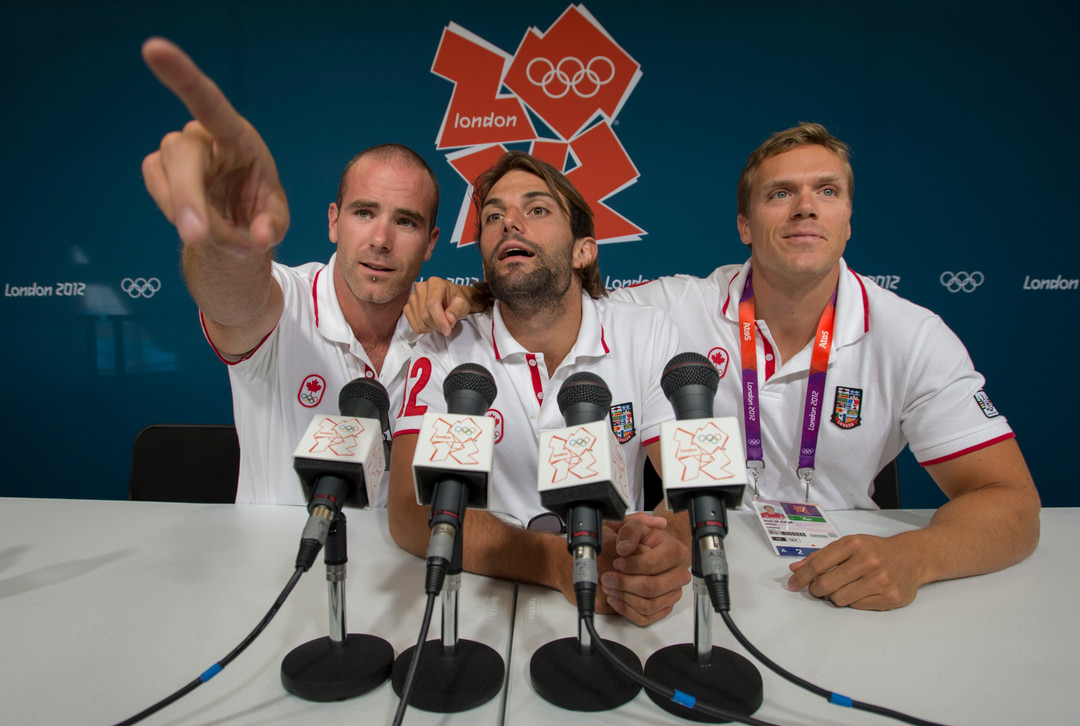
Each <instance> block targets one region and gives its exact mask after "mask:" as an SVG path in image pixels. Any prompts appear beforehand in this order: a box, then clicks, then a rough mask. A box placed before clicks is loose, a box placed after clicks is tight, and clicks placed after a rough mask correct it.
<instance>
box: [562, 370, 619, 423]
mask: <svg viewBox="0 0 1080 726" xmlns="http://www.w3.org/2000/svg"><path fill="white" fill-rule="evenodd" d="M558 401H559V411H560V412H562V413H563V414H564V415H565V414H566V409H567V408H569V407H570V406H573V405H575V404H578V403H590V404H594V405H596V406H599V407H600V408H602V409H604V411H607V410H608V409H609V408H611V389H609V388H608V387H607V384H606V383H604V379H603V378H601V377H600V376H598V375H596V374H595V373H589V372H588V371H582V372H580V373H575V374H574V375H572V376H570V377H569V378H567V379H566V382H565V383H563V384H562V388H560V389H559V397H558Z"/></svg>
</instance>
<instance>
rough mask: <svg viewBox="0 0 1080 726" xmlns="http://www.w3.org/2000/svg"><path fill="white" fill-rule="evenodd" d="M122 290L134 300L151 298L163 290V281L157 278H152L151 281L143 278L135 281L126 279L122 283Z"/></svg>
mask: <svg viewBox="0 0 1080 726" xmlns="http://www.w3.org/2000/svg"><path fill="white" fill-rule="evenodd" d="M120 289H121V290H123V291H124V292H126V293H127V294H128V295H130V296H131V297H133V298H139V297H145V298H151V297H153V296H154V293H155V292H157V291H158V290H160V289H161V280H159V279H157V278H156V277H151V278H150V279H149V280H148V279H146V278H142V277H136V278H135V279H134V280H132V279H131V278H130V277H125V278H124V279H123V280H121V281H120Z"/></svg>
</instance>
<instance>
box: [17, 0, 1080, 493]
mask: <svg viewBox="0 0 1080 726" xmlns="http://www.w3.org/2000/svg"><path fill="white" fill-rule="evenodd" d="M389 5H391V4H389V3H373V2H362V1H360V0H339V1H337V2H304V3H299V2H284V1H278V2H267V1H263V0H260V1H255V0H252V1H250V2H243V1H239V0H235V1H233V2H220V1H218V0H214V1H212V2H211V1H207V2H191V1H187V0H185V1H183V2H179V1H176V2H160V1H159V2H155V3H144V2H138V1H136V0H130V1H123V0H114V1H113V2H61V1H58V0H54V1H51V2H33V3H31V2H26V3H23V4H22V6H21V7H20V4H18V3H8V4H6V7H5V9H4V10H3V11H0V22H2V25H3V27H4V28H5V29H6V30H7V32H6V33H5V42H4V43H3V44H0V65H2V67H3V68H4V69H5V73H4V78H3V81H0V82H2V84H3V98H4V100H5V103H4V111H3V114H2V121H0V124H2V130H3V133H2V139H3V140H2V141H0V148H2V154H3V157H2V159H3V165H2V168H3V171H4V175H5V181H4V194H3V205H4V213H3V214H2V215H0V240H2V242H3V252H2V254H0V284H2V285H3V286H4V296H3V298H0V339H2V340H3V341H4V344H3V345H4V354H3V355H2V356H0V380H4V381H6V382H7V384H6V393H5V394H4V400H5V413H4V416H3V421H4V427H5V431H4V436H3V441H4V454H5V457H4V458H5V461H7V462H11V466H10V467H9V469H8V470H7V471H6V472H5V475H4V476H3V477H2V480H0V494H2V495H5V496H60V497H86V498H123V497H126V493H127V477H128V466H129V459H130V450H131V443H132V440H133V438H134V436H135V434H136V433H137V432H138V431H139V430H140V429H141V428H142V427H143V426H145V425H147V424H150V423H156V422H210V423H213V422H229V421H231V419H232V415H231V401H230V394H229V385H228V376H227V373H226V371H225V370H224V366H223V365H221V364H220V362H219V361H218V360H217V358H216V357H215V356H214V354H213V353H212V351H211V350H210V348H209V347H208V346H207V345H206V343H205V341H204V340H203V337H202V334H201V331H200V328H199V325H198V319H197V313H196V309H195V306H194V304H193V303H192V301H191V299H190V298H189V296H188V294H187V292H186V289H185V288H184V285H183V281H182V279H181V276H180V273H179V264H178V259H179V254H178V251H179V243H178V238H177V236H176V233H175V230H174V229H173V228H172V227H171V226H170V225H169V224H168V223H167V222H166V221H165V220H164V219H163V217H162V216H161V214H160V213H159V212H158V210H157V209H156V207H155V206H154V203H153V202H152V200H151V199H150V197H149V196H148V195H147V194H146V192H145V189H144V187H143V184H142V179H141V174H140V163H141V160H142V158H143V157H144V156H145V155H146V154H147V153H149V152H151V151H153V150H154V149H156V148H157V145H158V142H159V141H160V138H161V136H163V135H164V134H165V133H166V132H168V131H171V130H174V129H179V128H181V127H182V126H183V124H184V123H185V122H186V121H187V120H188V118H189V117H188V115H187V112H186V110H185V109H184V108H183V106H182V105H181V104H180V103H179V102H178V101H176V100H175V99H174V98H173V97H172V96H171V95H170V94H169V93H168V92H167V91H166V90H165V89H164V88H163V87H161V86H160V85H159V84H158V83H157V81H156V80H155V79H154V78H153V76H152V75H151V74H150V72H149V71H148V70H147V69H146V68H145V66H144V65H143V63H142V61H141V58H140V55H139V49H140V45H141V43H142V41H143V40H144V39H145V38H147V37H149V36H151V35H164V36H166V37H169V38H171V39H173V40H175V41H177V42H178V43H179V44H180V45H181V46H182V47H184V48H185V49H186V50H187V51H188V52H189V53H190V54H191V55H192V56H193V57H194V58H195V60H196V62H198V63H199V64H200V65H201V67H202V68H203V69H204V70H205V71H206V72H207V73H209V74H210V75H211V76H212V77H213V78H214V79H215V80H216V81H217V82H218V84H219V85H220V86H221V88H222V89H223V90H224V92H225V93H226V95H228V96H229V98H230V99H231V100H232V101H233V103H234V105H235V106H236V107H237V108H238V109H239V110H240V112H241V113H242V114H244V115H245V116H246V117H247V118H248V119H250V120H251V121H252V123H253V124H254V125H255V126H256V128H258V129H259V131H260V132H261V133H262V135H263V137H264V138H265V139H266V142H267V144H268V145H269V146H270V148H271V150H272V151H273V152H274V155H275V157H276V159H277V163H278V168H279V171H280V174H281V178H282V181H283V183H284V185H285V187H286V191H287V193H288V195H289V202H290V207H291V210H292V227H291V229H290V232H289V234H288V236H287V238H286V241H285V243H284V244H283V246H282V247H281V248H280V251H279V259H281V260H282V261H284V262H286V263H289V264H298V263H301V262H305V261H309V260H324V259H326V258H328V257H329V255H330V254H331V253H332V251H333V249H332V246H331V245H330V243H329V241H328V240H327V235H326V209H327V206H328V204H329V202H330V201H332V200H333V197H334V194H335V191H336V185H337V180H338V176H339V174H340V172H341V168H342V166H343V165H344V163H345V162H346V160H347V159H348V158H349V157H350V156H351V155H352V154H354V153H355V152H357V151H359V150H361V149H362V148H364V147H366V146H369V145H371V144H374V143H379V142H383V141H399V142H402V143H405V144H408V145H410V146H412V147H413V148H415V149H417V150H419V151H420V152H421V153H422V154H423V155H424V156H425V157H426V158H427V160H428V161H429V163H430V164H431V165H432V167H433V168H434V169H435V170H436V172H437V173H438V175H439V178H440V183H441V184H442V187H443V205H442V209H441V211H440V215H439V224H440V226H441V227H442V229H443V236H442V238H441V241H440V243H439V246H438V248H437V249H436V252H435V255H434V257H433V259H432V261H431V262H430V263H429V266H428V267H427V268H426V272H428V273H430V274H438V275H442V276H449V277H458V276H460V277H469V276H473V275H475V274H476V273H477V270H478V266H479V265H478V260H477V258H476V252H475V249H474V248H473V247H470V246H465V247H461V248H459V247H457V246H456V245H455V244H454V242H453V240H452V239H451V238H452V234H451V233H452V231H453V230H454V228H455V226H456V224H457V223H458V212H459V208H460V205H461V202H462V199H463V195H464V194H465V191H466V184H465V182H464V181H463V179H462V177H461V176H460V175H459V174H458V173H457V172H456V171H455V170H454V168H453V167H452V166H451V164H450V162H449V161H448V159H447V156H446V154H447V153H449V152H452V151H454V150H455V149H449V148H448V149H437V148H436V140H437V138H438V135H439V131H440V128H441V126H442V124H443V120H444V117H446V116H448V104H449V103H450V101H451V96H452V94H453V92H454V88H455V87H454V84H453V83H452V82H451V81H450V80H448V79H447V78H445V77H442V76H440V75H438V74H436V73H434V72H433V70H432V68H433V64H434V62H435V59H436V54H437V51H438V49H439V47H440V40H441V39H442V38H443V34H444V31H446V29H447V28H454V29H455V31H454V32H455V37H457V38H465V39H466V40H467V41H469V42H471V44H472V46H474V47H475V48H478V49H486V50H487V51H488V53H489V55H491V56H492V57H493V58H498V57H500V53H501V54H503V56H504V57H505V58H506V59H509V58H510V57H512V56H514V54H515V53H516V52H518V50H519V46H521V45H522V40H523V38H524V37H525V35H526V33H527V32H529V31H530V29H534V30H533V32H534V33H535V34H539V35H540V36H542V35H543V34H544V33H545V32H547V31H549V30H551V29H552V26H553V24H555V23H556V21H557V20H559V18H560V17H562V16H563V15H564V13H565V12H566V11H567V9H568V7H569V5H568V3H566V2H543V1H537V2H532V3H520V4H505V5H504V6H502V7H498V6H492V5H491V4H490V3H483V4H482V3H474V2H460V1H459V2H455V3H453V4H452V6H449V5H447V4H446V3H438V2H412V3H407V2H406V3H397V4H393V5H395V7H388V6H389ZM585 7H586V8H587V13H588V14H590V15H591V17H592V18H593V19H594V20H595V23H596V24H597V26H598V27H600V28H602V29H603V31H605V32H606V34H607V36H609V39H610V41H611V42H613V43H615V44H617V46H618V48H620V49H621V50H622V51H623V53H624V54H625V55H626V56H627V57H629V58H630V59H632V61H634V62H636V63H637V64H639V65H640V72H641V74H640V78H638V80H637V81H636V83H635V84H631V87H629V88H628V90H627V91H626V93H625V94H624V96H623V97H621V98H620V103H619V105H618V107H617V108H616V109H614V111H611V110H609V111H608V113H607V116H606V117H604V118H602V119H600V121H602V122H603V125H607V126H608V130H609V131H610V132H611V134H612V135H613V136H614V137H615V138H616V139H617V141H618V142H619V143H620V144H621V149H622V150H623V151H624V153H625V157H626V158H627V159H629V160H631V161H632V164H633V166H634V167H635V168H636V170H637V173H638V174H639V175H640V176H639V178H637V180H636V183H634V184H632V185H630V186H628V187H626V188H624V189H622V190H621V191H619V192H618V193H617V194H614V195H612V196H611V197H610V198H609V199H608V204H609V206H610V207H612V208H613V209H614V210H615V211H616V212H618V213H620V214H622V215H625V217H626V218H627V219H628V220H629V221H630V222H632V223H633V224H634V225H637V226H638V227H640V228H641V229H642V230H643V231H644V232H645V234H644V235H642V236H641V239H639V240H637V241H628V242H622V243H619V244H610V245H605V246H604V247H602V248H601V265H602V268H603V270H604V273H605V274H606V275H607V276H609V277H610V278H612V279H613V280H632V279H637V278H639V277H641V276H645V277H646V278H648V277H653V276H656V275H661V274H670V273H676V272H689V273H695V274H706V273H708V272H709V271H710V270H712V269H713V268H714V267H715V266H717V265H719V264H722V263H727V262H741V261H742V260H743V259H745V257H746V252H745V250H744V248H743V246H742V245H741V244H740V243H739V240H738V236H737V234H736V228H735V182H736V179H737V177H738V174H739V171H740V170H741V168H742V166H743V164H744V163H745V160H746V155H747V154H748V153H749V152H750V151H751V150H752V149H753V148H754V147H756V146H757V145H758V144H759V143H760V142H761V141H763V140H764V138H765V137H766V136H768V134H769V133H771V132H773V131H777V130H780V129H783V128H786V127H788V126H790V125H792V124H794V123H796V122H798V121H801V120H806V121H811V120H812V121H819V122H821V123H823V124H825V125H826V126H827V127H829V129H830V130H831V131H833V132H834V133H835V134H837V135H838V136H839V137H840V138H842V139H844V140H846V141H847V142H848V143H849V144H851V146H852V148H853V150H854V157H853V163H854V167H855V177H856V194H855V215H854V218H853V229H854V234H853V236H852V239H851V242H850V243H849V245H848V251H847V254H846V257H847V259H848V262H849V263H850V264H851V266H852V267H853V268H854V269H856V270H858V271H859V272H862V273H864V274H868V275H872V276H878V277H879V279H880V280H881V281H882V282H884V283H885V284H886V285H887V286H890V287H892V288H893V289H895V290H896V291H897V292H899V293H900V294H902V295H904V296H906V297H908V298H910V299H912V300H914V301H916V302H918V303H920V304H923V305H926V306H927V307H930V308H931V309H933V310H935V311H936V312H938V313H940V314H941V315H942V316H943V317H944V319H945V321H946V322H947V323H948V324H949V325H950V326H952V328H953V329H954V330H955V331H956V332H957V333H958V334H959V335H960V337H961V338H962V339H963V340H964V341H965V342H966V343H967V345H968V348H969V350H970V352H971V355H972V358H973V359H974V361H975V364H976V367H977V368H978V369H979V370H980V371H981V372H983V373H984V375H986V377H987V379H988V385H987V391H988V393H989V394H990V396H991V397H992V399H993V401H994V403H995V404H996V405H997V407H998V408H999V409H1000V410H1001V411H1002V412H1003V413H1004V414H1005V415H1006V416H1007V417H1008V418H1009V420H1010V422H1011V423H1012V425H1013V427H1014V429H1015V430H1016V432H1017V435H1018V438H1019V441H1020V443H1021V446H1022V447H1023V450H1024V452H1025V455H1026V457H1027V459H1028V463H1029V465H1030V467H1031V469H1032V472H1033V473H1034V475H1035V480H1036V483H1037V484H1038V486H1039V489H1040V491H1041V493H1042V496H1043V501H1044V503H1045V504H1047V505H1071V506H1076V505H1080V495H1078V494H1076V493H1074V491H1073V490H1072V488H1071V485H1068V484H1067V482H1066V481H1065V480H1064V479H1063V478H1062V476H1061V475H1060V472H1061V471H1063V463H1065V462H1064V460H1062V458H1061V456H1062V455H1061V453H1060V452H1062V451H1065V452H1068V451H1070V450H1071V446H1072V445H1073V440H1074V435H1075V432H1076V425H1075V423H1074V422H1073V419H1072V417H1071V414H1070V413H1069V412H1070V411H1073V410H1077V409H1078V408H1080V395H1078V393H1077V386H1076V384H1073V383H1070V382H1069V374H1070V372H1071V369H1070V363H1069V361H1070V360H1071V359H1073V358H1074V357H1075V356H1076V354H1077V353H1078V346H1077V343H1076V342H1075V340H1074V339H1072V337H1071V334H1069V333H1068V330H1069V326H1070V322H1069V321H1070V320H1075V318H1076V317H1077V313H1078V312H1080V305H1078V302H1080V290H1078V289H1077V287H1078V285H1080V283H1076V282H1075V280H1076V279H1077V278H1080V252H1078V245H1077V242H1078V239H1077V237H1078V235H1077V232H1076V224H1075V222H1074V220H1072V219H1071V212H1070V211H1069V210H1071V209H1074V206H1073V203H1074V200H1073V199H1072V191H1073V190H1074V189H1075V188H1076V178H1075V176H1076V174H1075V170H1076V169H1077V168H1078V167H1080V153H1078V152H1077V146H1076V142H1075V133H1074V132H1073V130H1072V128H1071V122H1072V121H1073V120H1075V119H1076V118H1077V116H1078V113H1077V112H1078V110H1080V109H1078V102H1077V85H1078V84H1077V81H1076V78H1077V72H1078V70H1080V62H1078V50H1077V43H1076V42H1075V40H1076V31H1075V29H1076V27H1077V26H1078V22H1080V7H1078V6H1077V5H1076V3H1074V2H1061V3H1039V2H1035V3H1024V4H1022V5H1021V4H1016V3H992V2H980V3H970V2H955V1H951V0H946V1H945V2H935V3H926V4H923V3H912V2H903V3H900V2H896V3H880V4H879V3H865V2H857V1H855V2H846V1H839V2H833V3H829V4H826V5H824V6H815V7H813V8H809V7H808V6H807V5H806V4H805V3H796V2H785V1H782V0H781V1H778V2H773V3H768V4H759V3H724V2H719V3H718V2H710V3H694V2H685V3H675V4H672V3H668V4H660V3H655V2H648V3H646V2H641V3H636V2H627V1H626V0H622V1H621V2H610V1H608V0H594V1H592V2H588V3H586V5H585ZM448 8H449V9H448ZM552 32H554V31H552ZM451 60H452V59H451ZM459 80H461V81H462V82H461V84H460V85H461V86H462V88H464V87H466V86H468V85H469V84H468V83H467V82H466V80H467V79H459ZM501 90H502V92H503V93H504V94H505V95H512V94H508V93H506V89H505V88H504V89H501ZM530 113H531V115H532V118H533V121H534V122H535V125H536V128H537V135H543V136H546V137H548V138H554V137H556V136H558V132H554V133H553V132H552V131H551V129H550V128H548V126H549V125H550V122H551V118H550V117H549V116H544V117H543V118H540V116H539V115H537V114H536V113H535V112H534V110H531V111H530ZM450 118H452V117H450ZM544 120H546V121H547V122H548V123H543V121H544ZM595 122H597V119H593V123H595ZM1063 204H1064V205H1065V206H1064V207H1062V205H1063ZM125 280H126V281H127V282H125ZM154 280H156V283H155V282H154ZM943 280H944V281H945V282H946V283H951V284H950V285H948V286H947V285H946V284H944V283H943ZM1047 280H1052V281H1053V282H1052V283H1048V282H1045V281H1047ZM960 282H966V285H960V284H959V283H960ZM976 283H978V284H977V285H976ZM1024 351H1027V353H1024ZM1054 381H1057V383H1054ZM901 481H902V485H903V496H904V502H905V504H906V505H911V506H929V505H934V504H936V503H938V502H940V501H941V497H940V494H938V493H937V490H936V488H935V487H934V485H933V483H932V481H931V480H930V479H929V477H927V476H926V475H925V473H923V472H922V471H921V470H920V469H919V467H918V466H917V465H915V463H914V460H913V459H911V457H910V455H908V454H905V458H904V459H903V460H902V470H901Z"/></svg>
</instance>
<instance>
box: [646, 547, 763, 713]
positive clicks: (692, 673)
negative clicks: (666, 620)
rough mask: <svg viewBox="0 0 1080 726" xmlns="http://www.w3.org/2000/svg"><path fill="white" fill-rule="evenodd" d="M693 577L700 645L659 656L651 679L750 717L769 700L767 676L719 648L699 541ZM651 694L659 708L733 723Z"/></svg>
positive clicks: (650, 664) (649, 671)
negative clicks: (765, 685) (764, 680)
mask: <svg viewBox="0 0 1080 726" xmlns="http://www.w3.org/2000/svg"><path fill="white" fill-rule="evenodd" d="M690 574H691V575H692V576H693V583H694V642H693V643H680V644H678V645H669V646H667V647H665V648H661V649H660V650H658V651H656V652H655V653H653V654H652V655H651V656H649V659H648V660H647V661H645V676H646V677H648V678H651V679H653V680H657V681H661V682H662V683H665V684H667V685H669V686H671V687H673V688H677V689H679V690H680V691H683V692H685V693H693V694H697V695H699V696H700V697H701V698H702V699H703V700H706V701H708V702H709V704H710V705H713V706H716V707H717V708H722V709H724V710H725V711H728V712H730V713H736V714H740V715H744V716H749V715H750V714H752V713H754V711H756V710H758V708H760V707H761V703H762V701H763V699H764V692H763V689H762V683H761V673H760V672H759V671H758V669H757V667H756V666H755V665H754V664H753V663H751V662H750V661H749V660H748V659H746V658H744V657H743V656H741V655H739V654H738V653H736V652H735V651H732V650H728V649H726V648H720V647H718V646H714V645H713V639H712V621H713V607H712V601H711V600H710V599H709V591H708V588H707V587H706V585H705V578H704V577H703V576H702V567H701V549H700V547H699V546H698V543H697V542H696V541H695V542H694V546H693V559H692V563H691V568H690ZM646 692H647V693H648V696H649V698H651V699H652V700H653V702H654V703H655V704H656V705H657V706H659V707H660V708H662V709H664V710H665V711H667V712H669V713H673V714H675V715H676V716H681V717H682V718H685V719H688V720H690V721H699V722H703V723H724V722H726V721H727V719H723V718H718V717H714V716H709V715H708V714H705V713H702V712H700V711H698V710H696V709H695V710H690V709H688V708H686V707H685V706H682V705H681V704H679V703H676V702H675V701H673V700H671V699H669V698H665V697H663V696H661V695H658V694H655V693H653V692H652V691H646Z"/></svg>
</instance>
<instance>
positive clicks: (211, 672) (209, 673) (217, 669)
mask: <svg viewBox="0 0 1080 726" xmlns="http://www.w3.org/2000/svg"><path fill="white" fill-rule="evenodd" d="M218 673H221V664H220V663H215V664H214V665H212V666H210V667H209V668H207V669H206V670H205V671H203V673H202V675H201V676H199V680H201V681H202V682H203V683H206V682H207V681H208V680H210V679H211V678H213V677H214V676H216V675H217V674H218Z"/></svg>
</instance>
